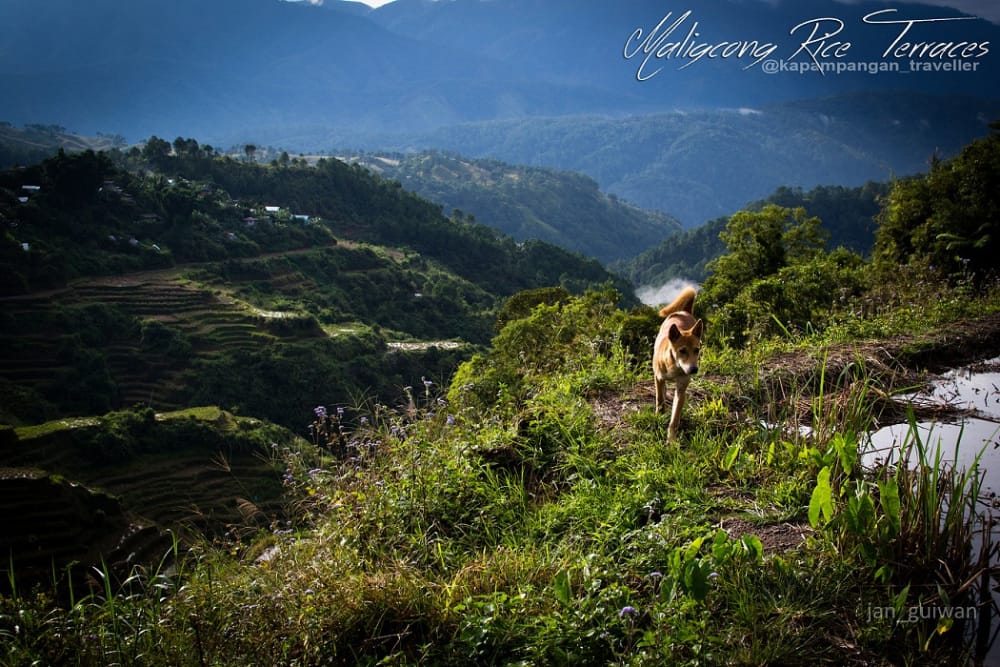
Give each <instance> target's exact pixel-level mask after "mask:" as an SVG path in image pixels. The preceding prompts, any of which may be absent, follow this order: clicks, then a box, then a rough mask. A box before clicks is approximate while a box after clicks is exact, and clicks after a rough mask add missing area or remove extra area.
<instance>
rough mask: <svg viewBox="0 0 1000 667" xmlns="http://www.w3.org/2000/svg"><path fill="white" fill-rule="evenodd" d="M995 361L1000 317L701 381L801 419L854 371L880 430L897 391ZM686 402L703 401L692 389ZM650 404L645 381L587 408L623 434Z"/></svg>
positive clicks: (794, 356) (939, 412)
mask: <svg viewBox="0 0 1000 667" xmlns="http://www.w3.org/2000/svg"><path fill="white" fill-rule="evenodd" d="M997 356H1000V313H992V314H989V315H984V316H983V317H979V318H975V319H962V320H957V321H955V322H952V323H950V324H948V325H946V326H943V327H941V329H940V333H922V334H901V335H898V336H894V337H892V338H888V339H885V340H878V341H859V342H856V343H842V344H837V345H831V346H829V347H827V348H826V349H825V350H823V351H822V352H821V353H817V352H815V351H806V350H801V351H793V352H784V353H780V354H776V355H774V356H773V357H771V358H770V359H767V360H766V361H765V362H764V364H763V368H761V369H760V370H759V373H758V375H757V377H756V378H754V377H753V376H752V375H750V374H749V373H748V375H747V376H745V377H739V378H735V377H726V376H723V375H719V374H714V373H712V372H711V370H709V372H708V373H706V374H705V375H704V376H700V377H705V378H707V379H708V380H709V381H710V382H711V383H712V384H722V385H730V384H733V385H739V384H741V383H742V384H743V385H753V384H756V385H757V386H758V387H759V389H760V391H763V392H766V393H767V395H769V396H771V397H774V398H775V399H776V400H780V399H781V398H782V397H785V398H786V400H789V401H792V400H797V401H799V402H802V403H803V404H804V405H802V406H801V408H802V409H801V412H803V413H804V414H803V418H805V417H806V416H807V415H806V414H805V413H808V410H809V408H810V406H809V405H808V403H809V402H810V401H809V400H808V399H810V398H812V397H814V396H816V395H818V394H819V392H820V389H821V388H822V391H823V392H824V395H825V396H828V397H829V398H830V399H831V400H839V399H840V396H838V394H841V393H845V394H846V392H848V391H850V384H851V382H852V381H853V380H852V379H851V377H850V371H851V370H852V369H857V370H859V372H861V373H863V375H864V377H866V378H867V379H868V380H869V383H870V386H871V387H873V388H874V391H873V392H872V399H873V400H875V401H878V402H879V404H878V405H877V406H876V407H877V412H878V413H879V414H880V416H881V421H882V422H883V423H892V422H893V421H896V420H902V419H905V417H906V407H905V405H903V404H901V403H899V402H898V401H894V400H893V399H892V394H893V393H894V392H897V391H900V390H901V389H904V388H917V387H922V386H926V385H927V384H929V382H930V381H931V380H932V379H933V378H934V377H935V376H936V375H938V374H941V373H943V372H945V371H948V370H950V369H953V368H957V367H961V366H967V365H969V364H973V363H976V362H979V361H984V360H987V359H992V358H994V357H997ZM689 394H690V396H691V400H692V401H695V402H696V401H698V400H701V399H703V398H705V396H706V392H705V390H704V389H701V388H699V387H698V382H697V380H696V381H694V382H692V383H691V387H690V389H689ZM653 402H654V392H653V382H652V378H650V380H649V381H648V382H641V383H638V384H636V385H634V386H632V387H630V388H628V389H627V390H626V391H625V392H624V393H621V392H610V393H605V394H601V395H599V396H595V397H593V398H592V400H591V406H592V407H593V409H594V412H595V414H596V415H597V417H598V420H599V423H600V425H601V426H602V427H604V428H608V429H620V428H624V426H625V424H624V421H623V418H624V416H626V415H628V414H630V413H635V412H638V411H640V410H642V409H644V408H646V407H649V406H652V405H653ZM740 403H741V401H740V400H739V399H737V398H734V399H733V401H731V404H730V409H740V408H742V407H744V406H742V405H741V404H740ZM916 412H917V416H918V417H927V418H933V417H943V416H953V415H955V414H957V413H956V411H954V410H949V408H947V407H946V406H940V405H938V406H917V410H916Z"/></svg>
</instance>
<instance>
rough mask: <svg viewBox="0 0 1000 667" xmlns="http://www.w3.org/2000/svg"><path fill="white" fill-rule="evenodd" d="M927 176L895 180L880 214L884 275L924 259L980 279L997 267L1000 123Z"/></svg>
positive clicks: (878, 251) (878, 254) (879, 262)
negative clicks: (901, 266) (990, 132)
mask: <svg viewBox="0 0 1000 667" xmlns="http://www.w3.org/2000/svg"><path fill="white" fill-rule="evenodd" d="M990 127H991V128H992V130H993V132H992V134H990V135H989V136H988V137H985V138H983V139H978V140H976V141H973V142H972V143H971V144H969V145H968V146H966V147H965V148H964V149H962V152H961V153H960V154H959V155H958V156H957V157H955V158H954V159H952V160H939V159H935V160H933V161H932V163H931V169H930V172H929V173H928V174H926V175H925V176H919V177H915V178H908V179H902V180H899V181H896V183H894V184H893V188H892V191H891V192H890V193H889V197H888V199H887V200H886V203H885V205H884V207H883V209H882V212H881V214H880V215H879V218H878V221H879V228H878V231H877V234H876V239H875V264H876V269H877V270H878V271H879V272H880V273H881V274H882V275H887V276H888V275H891V274H892V273H893V272H895V271H896V270H897V269H898V267H899V265H901V264H904V265H905V264H910V265H922V266H926V267H927V268H928V269H932V270H934V271H936V272H940V273H941V274H943V275H945V276H948V277H950V278H952V279H957V278H961V277H962V276H966V275H969V276H971V277H973V278H974V279H975V280H976V281H977V282H981V281H982V280H983V279H984V278H985V277H986V276H987V275H988V274H989V273H990V272H992V271H993V270H995V267H996V256H997V251H998V249H1000V245H998V241H1000V238H998V235H1000V123H996V122H995V123H993V124H992V125H991V126H990Z"/></svg>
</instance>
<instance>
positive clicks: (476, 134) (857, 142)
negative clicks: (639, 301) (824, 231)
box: [387, 92, 1000, 227]
mask: <svg viewBox="0 0 1000 667" xmlns="http://www.w3.org/2000/svg"><path fill="white" fill-rule="evenodd" d="M995 118H1000V101H998V100H986V99H980V98H967V97H945V96H933V95H916V94H903V93H891V92H885V93H856V94H853V95H843V96H839V97H834V98H826V99H821V100H803V101H793V102H786V103H782V104H775V105H770V106H766V107H761V108H759V109H756V108H743V109H728V110H710V109H705V110H693V111H674V112H669V113H662V114H651V115H645V116H637V117H630V118H623V119H615V118H607V117H600V116H591V117H586V118H527V119H521V120H510V121H493V122H489V123H469V124H465V125H459V126H454V127H449V128H442V129H440V130H436V131H433V132H429V133H427V134H425V135H423V136H421V137H419V138H416V139H412V138H411V139H406V140H401V143H400V145H399V146H396V147H397V148H401V147H403V146H410V147H411V148H416V149H426V148H430V147H438V148H442V149H446V150H450V151H456V152H458V153H461V154H463V155H467V156H471V157H491V158H495V159H499V160H504V161H507V162H511V163H514V164H525V165H532V166H549V167H558V168H560V169H566V170H570V171H578V172H580V173H583V174H586V175H588V176H590V177H591V178H594V179H595V180H596V181H597V182H598V183H599V184H600V186H601V188H602V189H603V190H604V191H606V192H609V193H614V194H616V195H618V196H620V197H622V198H624V199H626V200H628V201H630V202H634V203H635V204H636V205H638V206H641V207H643V208H646V209H651V210H659V211H666V212H668V213H670V214H671V215H673V216H674V217H676V218H678V219H679V220H680V221H681V222H682V223H683V224H684V225H685V227H695V226H698V225H699V224H702V223H703V222H705V221H706V220H711V219H714V218H717V217H719V216H724V215H731V214H732V213H734V212H736V211H737V210H739V209H740V208H742V207H743V206H744V205H746V204H747V203H749V202H751V201H754V200H758V199H762V198H763V197H766V196H767V195H768V194H769V193H771V192H773V191H774V190H775V189H776V188H778V187H781V186H790V187H802V188H812V187H815V186H818V185H844V186H860V185H862V184H863V183H865V182H867V181H887V180H891V179H892V178H894V177H899V176H907V175H911V174H914V173H920V172H923V171H925V170H926V169H927V166H928V164H929V161H930V159H931V157H932V156H933V155H934V154H938V155H940V156H948V155H952V154H954V153H955V152H957V151H958V150H959V149H960V148H961V147H962V146H963V145H964V144H966V143H968V142H969V141H971V140H972V139H974V138H976V137H978V136H983V135H985V134H987V133H988V132H989V128H988V124H989V122H990V120H991V119H995ZM387 145H390V146H391V144H387Z"/></svg>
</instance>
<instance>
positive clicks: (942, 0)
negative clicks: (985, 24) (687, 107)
mask: <svg viewBox="0 0 1000 667" xmlns="http://www.w3.org/2000/svg"><path fill="white" fill-rule="evenodd" d="M358 1H360V2H363V3H364V4H366V5H368V6H369V7H381V6H382V5H384V4H387V3H389V2H392V0H358ZM841 1H842V2H850V0H841ZM912 1H915V2H920V3H921V4H925V5H937V6H940V7H953V8H955V9H958V10H960V11H963V12H966V13H968V14H972V15H975V16H981V17H983V18H985V19H987V20H989V21H992V22H994V23H1000V0H912ZM309 2H323V0H309Z"/></svg>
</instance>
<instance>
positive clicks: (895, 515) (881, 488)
mask: <svg viewBox="0 0 1000 667" xmlns="http://www.w3.org/2000/svg"><path fill="white" fill-rule="evenodd" d="M878 494H879V502H880V503H881V505H882V512H884V513H885V518H886V521H887V522H888V523H889V530H890V531H891V534H892V535H893V536H895V535H898V534H899V520H900V519H899V516H900V504H899V485H898V484H897V482H896V480H895V479H894V478H889V479H887V480H885V481H880V482H879V483H878Z"/></svg>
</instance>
